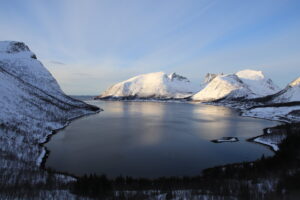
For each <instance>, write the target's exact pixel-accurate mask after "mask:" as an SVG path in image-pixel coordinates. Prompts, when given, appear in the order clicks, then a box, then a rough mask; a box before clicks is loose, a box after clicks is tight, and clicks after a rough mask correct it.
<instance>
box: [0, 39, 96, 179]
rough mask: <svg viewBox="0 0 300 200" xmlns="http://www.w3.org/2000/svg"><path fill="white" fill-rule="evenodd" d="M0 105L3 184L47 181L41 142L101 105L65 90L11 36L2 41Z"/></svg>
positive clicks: (0, 44)
mask: <svg viewBox="0 0 300 200" xmlns="http://www.w3.org/2000/svg"><path fill="white" fill-rule="evenodd" d="M0 109H1V110H0V152H1V154H0V170H1V173H0V182H2V183H4V182H5V183H6V184H7V185H9V184H11V185H15V184H16V183H18V184H22V183H23V182H24V183H26V184H37V183H41V182H45V180H46V179H47V176H48V173H46V172H45V171H43V170H41V169H39V168H38V165H40V164H41V161H42V158H43V156H44V155H45V152H46V151H45V149H44V147H42V146H41V145H40V143H43V142H45V141H46V139H47V137H48V136H49V135H50V134H52V130H54V129H58V128H62V127H64V126H65V125H66V124H67V123H68V122H69V120H70V119H72V118H75V117H79V116H82V115H86V114H91V113H95V112H96V111H97V110H99V109H98V108H96V107H94V106H90V105H88V104H86V103H84V102H81V101H78V100H74V99H72V98H70V97H69V96H67V95H65V94H64V93H63V92H62V91H61V89H60V87H59V85H58V84H57V82H56V80H55V79H54V78H53V77H52V75H51V74H50V73H49V72H48V71H47V69H46V68H45V67H44V66H43V65H42V64H41V63H40V62H39V61H38V60H37V59H36V56H35V55H34V54H33V53H32V52H31V51H30V50H29V48H28V47H27V46H26V45H25V44H24V43H21V42H12V41H5V42H0ZM27 171H29V172H28V173H27ZM54 179H56V178H55V177H54Z"/></svg>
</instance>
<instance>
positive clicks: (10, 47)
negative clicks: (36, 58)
mask: <svg viewBox="0 0 300 200" xmlns="http://www.w3.org/2000/svg"><path fill="white" fill-rule="evenodd" d="M23 51H30V49H29V48H28V46H27V45H26V44H25V43H23V42H17V41H1V42H0V53H19V52H23Z"/></svg>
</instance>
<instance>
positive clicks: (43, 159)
mask: <svg viewBox="0 0 300 200" xmlns="http://www.w3.org/2000/svg"><path fill="white" fill-rule="evenodd" d="M102 111H103V109H102V108H99V110H98V111H95V112H94V113H87V114H82V115H79V116H76V117H73V118H70V119H68V121H67V122H66V123H65V124H64V125H63V126H62V127H61V128H58V129H54V130H52V131H51V134H49V135H47V137H46V138H45V140H44V141H43V142H42V143H39V146H40V147H42V149H43V150H42V152H41V154H40V156H39V157H38V160H37V161H36V162H37V163H38V162H39V159H41V161H40V162H39V164H38V167H39V168H41V169H44V170H47V168H46V166H45V164H46V161H47V158H48V157H49V155H50V153H51V151H50V150H49V149H48V148H47V147H45V146H44V145H45V144H46V143H48V142H49V141H50V140H51V138H52V137H53V136H54V135H56V134H57V133H58V132H59V131H61V130H63V129H65V128H66V127H68V126H69V125H70V123H71V122H73V121H75V120H77V119H80V118H82V117H87V116H89V115H94V114H98V113H100V112H102ZM42 154H43V156H41V155H42ZM57 173H60V174H65V175H68V176H72V177H77V176H75V175H73V174H69V173H68V172H57Z"/></svg>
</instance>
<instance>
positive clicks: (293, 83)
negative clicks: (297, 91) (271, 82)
mask: <svg viewBox="0 0 300 200" xmlns="http://www.w3.org/2000/svg"><path fill="white" fill-rule="evenodd" d="M289 86H291V87H296V86H298V87H299V86H300V77H298V78H297V79H295V80H294V81H292V82H291V83H290V84H289Z"/></svg>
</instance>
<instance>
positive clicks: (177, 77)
mask: <svg viewBox="0 0 300 200" xmlns="http://www.w3.org/2000/svg"><path fill="white" fill-rule="evenodd" d="M168 77H169V79H170V80H171V81H173V80H178V81H186V82H190V81H189V79H187V78H186V77H184V76H181V75H179V74H176V73H175V72H173V73H171V74H169V75H168Z"/></svg>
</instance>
